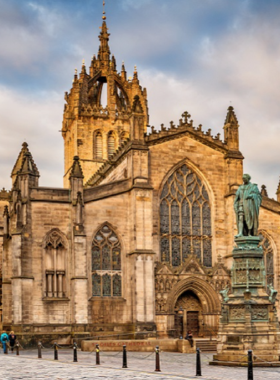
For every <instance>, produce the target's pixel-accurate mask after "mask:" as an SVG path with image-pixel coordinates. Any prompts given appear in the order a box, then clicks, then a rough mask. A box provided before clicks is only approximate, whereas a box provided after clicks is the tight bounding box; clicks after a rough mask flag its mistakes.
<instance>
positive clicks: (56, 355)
mask: <svg viewBox="0 0 280 380" xmlns="http://www.w3.org/2000/svg"><path fill="white" fill-rule="evenodd" d="M53 349H54V360H58V347H57V343H54V345H53Z"/></svg>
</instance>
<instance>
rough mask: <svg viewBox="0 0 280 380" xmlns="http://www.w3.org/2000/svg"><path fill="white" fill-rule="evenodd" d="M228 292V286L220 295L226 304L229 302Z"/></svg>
mask: <svg viewBox="0 0 280 380" xmlns="http://www.w3.org/2000/svg"><path fill="white" fill-rule="evenodd" d="M228 292H229V287H228V285H227V286H226V287H225V288H224V289H223V290H221V291H220V294H221V295H222V297H223V301H224V302H227V301H228V300H229V297H228Z"/></svg>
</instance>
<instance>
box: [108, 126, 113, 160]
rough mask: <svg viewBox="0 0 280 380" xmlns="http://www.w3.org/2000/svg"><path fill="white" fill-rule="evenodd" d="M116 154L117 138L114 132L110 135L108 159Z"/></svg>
mask: <svg viewBox="0 0 280 380" xmlns="http://www.w3.org/2000/svg"><path fill="white" fill-rule="evenodd" d="M114 152H115V136H114V132H112V131H111V132H109V133H108V157H110V156H112V154H113V153H114Z"/></svg>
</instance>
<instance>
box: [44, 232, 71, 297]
mask: <svg viewBox="0 0 280 380" xmlns="http://www.w3.org/2000/svg"><path fill="white" fill-rule="evenodd" d="M44 246H45V257H44V263H45V281H44V283H45V296H46V297H49V298H62V297H65V295H66V270H65V268H66V257H65V256H66V240H65V238H64V236H63V235H62V233H61V232H60V231H59V230H57V229H55V230H52V231H51V232H50V233H49V234H48V235H47V237H46V239H45V243H44Z"/></svg>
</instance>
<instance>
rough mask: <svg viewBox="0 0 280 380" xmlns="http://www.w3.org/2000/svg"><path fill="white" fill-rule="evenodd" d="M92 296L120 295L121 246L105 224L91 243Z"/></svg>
mask: <svg viewBox="0 0 280 380" xmlns="http://www.w3.org/2000/svg"><path fill="white" fill-rule="evenodd" d="M91 263H92V264H91V265H92V295H93V296H101V297H114V296H117V297H120V296H121V295H122V290H121V289H122V273H121V245H120V242H119V239H118V237H117V235H116V234H115V233H114V231H112V229H111V228H110V227H109V226H108V225H107V224H105V225H104V226H103V227H102V228H101V229H100V230H99V231H98V232H97V233H96V235H95V237H94V239H93V242H92V262H91Z"/></svg>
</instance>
